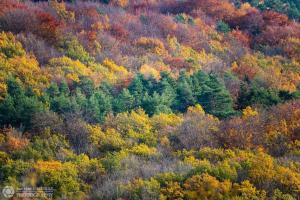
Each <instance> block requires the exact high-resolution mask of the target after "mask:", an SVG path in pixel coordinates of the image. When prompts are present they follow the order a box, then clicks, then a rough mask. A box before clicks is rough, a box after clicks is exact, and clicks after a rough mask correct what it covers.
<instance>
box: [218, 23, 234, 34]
mask: <svg viewBox="0 0 300 200" xmlns="http://www.w3.org/2000/svg"><path fill="white" fill-rule="evenodd" d="M216 29H217V31H219V32H223V33H228V32H230V31H231V29H230V27H229V25H228V24H227V23H225V22H224V21H222V20H221V21H218V22H217V27H216Z"/></svg>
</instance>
